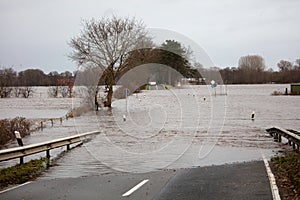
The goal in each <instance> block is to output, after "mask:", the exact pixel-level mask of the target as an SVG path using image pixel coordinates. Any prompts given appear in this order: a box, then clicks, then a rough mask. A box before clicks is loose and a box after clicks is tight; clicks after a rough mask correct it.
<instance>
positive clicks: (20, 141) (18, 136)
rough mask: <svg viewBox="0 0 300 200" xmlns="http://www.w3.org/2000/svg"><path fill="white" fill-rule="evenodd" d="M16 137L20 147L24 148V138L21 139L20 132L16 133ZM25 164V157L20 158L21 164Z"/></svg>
mask: <svg viewBox="0 0 300 200" xmlns="http://www.w3.org/2000/svg"><path fill="white" fill-rule="evenodd" d="M15 136H16V139H17V142H18V144H19V146H20V147H22V146H23V141H22V137H21V134H20V132H19V131H15ZM23 163H24V157H23V156H21V157H20V164H23Z"/></svg>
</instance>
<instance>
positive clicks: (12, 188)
mask: <svg viewBox="0 0 300 200" xmlns="http://www.w3.org/2000/svg"><path fill="white" fill-rule="evenodd" d="M29 183H31V181H28V182H26V183H23V184H21V185H17V186H15V187H11V188H8V189H6V190H2V191H0V194H2V193H5V192H8V191H10V190H14V189H17V188H19V187H22V186H24V185H27V184H29Z"/></svg>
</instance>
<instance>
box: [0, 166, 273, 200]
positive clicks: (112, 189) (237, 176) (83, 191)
mask: <svg viewBox="0 0 300 200" xmlns="http://www.w3.org/2000/svg"><path fill="white" fill-rule="evenodd" d="M0 199H6V200H10V199H44V200H50V199H72V200H73V199H78V200H79V199H80V200H82V199H98V200H99V199H137V200H140V199H143V200H147V199H159V200H162V199H164V200H165V199H272V193H271V189H270V183H269V180H268V176H267V173H266V169H265V166H264V163H263V161H254V162H247V163H240V164H230V165H229V164H228V165H222V166H211V167H198V168H192V169H180V170H161V171H157V172H149V173H144V174H129V173H126V174H120V175H112V174H111V175H102V176H88V177H80V178H61V179H51V180H42V179H38V180H36V181H33V182H30V183H28V184H25V185H22V186H20V187H17V188H14V189H11V190H8V191H4V192H2V193H0Z"/></svg>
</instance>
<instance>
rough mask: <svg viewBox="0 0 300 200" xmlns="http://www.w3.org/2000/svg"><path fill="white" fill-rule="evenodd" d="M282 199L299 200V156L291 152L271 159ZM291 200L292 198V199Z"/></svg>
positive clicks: (297, 153)
mask: <svg viewBox="0 0 300 200" xmlns="http://www.w3.org/2000/svg"><path fill="white" fill-rule="evenodd" d="M271 162H272V166H273V169H274V171H275V176H276V181H277V185H278V186H279V188H280V192H281V195H282V196H284V198H283V199H289V196H290V197H293V196H294V197H297V198H300V154H299V152H296V151H292V152H286V153H285V155H284V156H278V157H274V158H272V159H271ZM292 199H293V198H292Z"/></svg>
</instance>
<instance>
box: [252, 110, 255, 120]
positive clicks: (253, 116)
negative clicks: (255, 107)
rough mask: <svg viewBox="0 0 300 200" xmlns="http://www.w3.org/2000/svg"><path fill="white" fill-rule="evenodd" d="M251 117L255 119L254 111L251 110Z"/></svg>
mask: <svg viewBox="0 0 300 200" xmlns="http://www.w3.org/2000/svg"><path fill="white" fill-rule="evenodd" d="M251 119H252V120H254V119H255V112H254V111H252V114H251Z"/></svg>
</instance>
